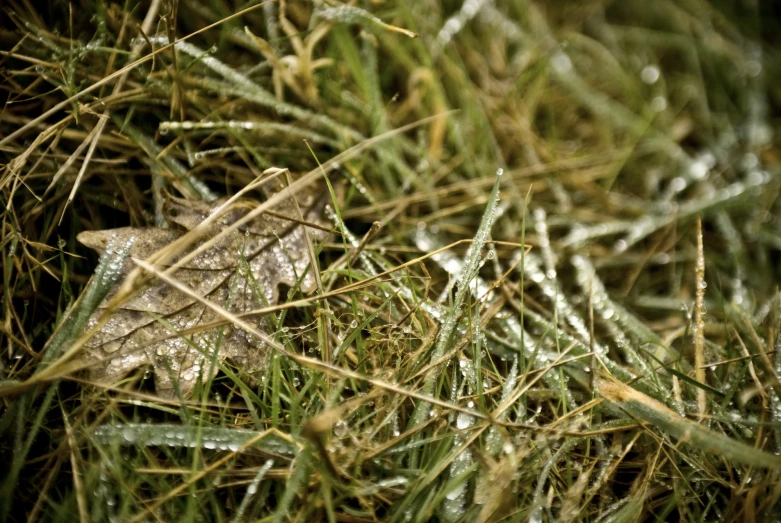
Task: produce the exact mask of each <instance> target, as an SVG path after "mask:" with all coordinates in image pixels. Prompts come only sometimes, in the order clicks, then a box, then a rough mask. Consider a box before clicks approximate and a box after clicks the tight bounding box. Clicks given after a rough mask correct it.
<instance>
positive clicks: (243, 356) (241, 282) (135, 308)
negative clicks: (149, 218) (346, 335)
mask: <svg viewBox="0 0 781 523" xmlns="http://www.w3.org/2000/svg"><path fill="white" fill-rule="evenodd" d="M270 189H271V188H270V187H265V188H264V190H265V191H266V192H267V193H268V192H270ZM321 194H322V193H321ZM222 203H223V202H222V201H217V202H208V203H207V202H192V201H187V200H179V199H171V200H170V201H169V202H168V203H167V205H166V219H167V221H168V222H169V223H170V224H171V228H169V229H162V228H137V227H125V228H121V229H112V230H105V231H86V232H83V233H81V234H79V236H78V240H79V241H80V242H81V243H83V244H84V245H86V246H87V247H90V248H92V249H95V250H96V251H98V252H102V251H103V249H104V248H105V246H106V244H107V243H108V241H109V240H110V239H111V237H112V236H115V237H116V240H115V245H124V244H125V243H126V242H127V241H129V240H130V239H131V238H132V237H135V241H134V242H133V245H132V248H131V251H130V256H129V258H128V259H127V260H125V262H124V266H123V278H124V276H125V275H127V273H129V272H130V271H131V270H132V269H133V268H134V265H133V262H132V261H131V258H142V259H144V258H147V257H149V256H150V255H151V254H152V253H154V252H156V251H158V250H160V249H161V248H164V247H165V246H166V245H168V244H170V243H171V242H173V241H175V240H177V239H178V238H180V237H181V236H183V235H184V234H185V233H186V232H187V231H188V230H192V229H193V228H195V227H196V226H197V225H198V224H200V223H201V222H202V221H203V220H204V219H205V218H206V217H207V216H209V215H210V214H211V213H212V211H214V210H215V209H216V208H217V207H219V206H220V205H221V204H222ZM258 203H259V202H257V201H252V200H237V201H236V202H234V203H233V204H231V205H230V207H228V208H227V209H226V210H225V211H224V213H223V214H222V216H221V217H220V218H219V219H218V220H217V222H216V225H214V226H213V228H212V230H210V231H209V233H208V234H206V235H204V236H203V237H202V239H201V240H200V241H199V242H196V243H195V244H194V245H192V246H191V247H189V248H188V249H187V250H185V251H183V252H181V253H179V255H178V258H177V259H181V258H183V257H184V256H185V255H187V254H188V253H190V252H192V251H193V250H195V249H196V248H197V247H198V246H200V245H202V244H203V243H204V242H205V241H206V240H207V239H212V238H214V237H216V236H217V235H218V234H219V233H220V232H221V231H222V230H224V229H225V228H226V227H228V226H229V225H231V224H233V223H235V222H237V221H238V220H239V219H241V218H242V217H243V216H245V215H246V214H247V213H248V212H250V211H251V210H252V209H253V208H255V207H256V206H257V205H258ZM324 204H325V199H324V198H322V197H316V196H315V193H314V192H313V191H309V192H306V193H305V194H299V195H297V196H296V199H295V200H294V199H293V198H291V199H288V200H286V201H284V202H282V203H281V204H280V205H279V206H277V207H275V208H274V213H275V214H276V216H272V215H269V214H262V215H260V216H259V217H258V218H256V219H254V220H251V221H250V222H248V223H247V224H246V225H244V226H242V227H241V228H239V229H238V230H236V231H233V232H232V233H229V234H227V235H224V236H225V238H224V239H223V240H221V241H219V242H218V243H217V244H215V245H214V246H213V247H212V248H210V249H208V250H206V251H204V252H203V253H201V254H199V255H198V256H196V257H195V258H193V259H192V260H191V261H190V262H188V263H187V264H185V265H184V266H183V267H182V268H181V269H179V270H177V271H176V272H175V273H174V274H173V277H174V278H175V279H176V280H178V281H179V282H181V283H183V284H185V285H186V286H188V287H189V288H191V289H192V290H193V291H195V292H196V293H197V294H198V295H200V296H203V297H205V298H207V299H208V300H210V301H212V302H213V303H216V304H218V305H220V306H221V307H223V308H225V309H227V310H229V311H231V312H233V313H236V314H239V313H242V312H246V311H250V310H254V309H259V308H262V307H265V306H268V305H270V304H275V303H276V302H277V299H278V296H279V290H278V286H279V285H280V284H284V285H287V286H291V287H292V286H295V285H297V284H299V285H300V288H301V290H302V291H303V292H311V291H313V290H314V288H315V279H314V276H313V273H312V269H311V268H310V255H309V250H308V247H307V240H306V235H305V234H306V233H305V230H304V229H305V226H303V225H301V224H300V223H297V222H296V221H292V220H290V219H286V218H285V217H289V218H292V219H293V220H299V221H300V220H301V219H302V217H303V220H304V221H305V222H307V223H312V224H315V225H319V226H324V225H326V224H325V222H324V221H323V219H322V216H321V215H322V210H323V207H324ZM308 231H309V232H308V234H309V235H310V236H311V237H312V239H313V240H315V239H322V238H323V237H324V233H323V231H322V230H320V229H317V228H314V227H308ZM177 259H175V260H173V262H172V263H175V262H176V260H177ZM123 278H121V279H120V282H119V283H118V284H117V285H116V286H115V288H113V289H112V290H111V291H110V292H109V294H108V296H107V297H106V299H105V300H104V301H103V303H101V305H100V306H99V308H98V309H97V310H96V311H95V312H94V313H93V315H92V317H91V318H90V319H89V322H88V325H87V328H88V329H89V328H92V327H93V326H94V325H95V324H96V323H97V321H98V318H99V317H100V316H101V315H102V314H103V313H104V312H105V308H106V305H107V304H108V303H109V302H110V301H111V299H112V298H113V297H114V295H115V294H116V291H117V290H118V288H119V285H120V284H121V280H122V279H123ZM220 319H221V318H220V317H218V316H217V314H216V313H215V312H213V311H212V310H211V309H209V308H208V307H206V306H205V305H204V304H203V303H200V302H198V301H197V300H195V299H194V298H192V297H190V296H188V295H186V294H184V293H182V292H180V291H178V290H177V289H175V288H173V287H171V286H169V285H168V284H166V283H162V282H157V283H156V284H153V285H151V286H150V287H148V288H146V289H144V290H143V291H142V292H141V293H139V294H137V295H136V296H135V297H134V298H132V299H130V300H128V301H127V302H125V303H123V304H122V305H121V307H120V308H119V309H117V310H116V311H115V312H114V313H113V314H112V315H111V316H110V318H109V320H108V321H107V322H106V323H105V324H104V325H103V327H102V328H101V329H100V330H99V331H98V332H97V333H96V334H95V335H94V336H93V337H92V338H91V339H90V340H89V341H88V342H87V344H86V345H85V353H84V355H83V356H82V359H83V360H85V361H88V362H90V363H91V365H90V370H91V373H92V378H93V379H95V380H97V381H101V382H115V381H117V380H119V379H120V378H122V377H123V376H125V375H126V374H127V373H128V372H129V371H131V370H133V369H136V368H138V367H140V366H144V365H149V364H151V365H152V367H153V371H154V379H155V387H156V390H157V393H158V394H159V395H161V396H165V397H173V396H175V395H176V394H175V388H174V383H173V380H175V381H176V383H177V384H178V387H179V390H180V391H181V393H182V395H183V396H185V397H188V396H190V395H191V394H192V391H193V388H194V387H195V385H196V383H197V382H198V380H199V379H200V380H201V382H202V383H205V382H206V381H208V379H209V378H211V377H213V376H214V375H215V374H216V373H217V369H218V367H217V362H219V361H222V360H225V359H230V360H231V362H232V363H233V364H234V365H236V366H238V367H239V368H241V369H242V370H244V371H246V372H249V373H252V372H259V371H262V370H263V369H264V368H265V362H266V357H267V350H266V349H265V348H264V347H263V344H262V342H261V341H260V340H258V339H256V338H255V337H254V336H252V335H250V334H249V333H247V332H245V331H243V330H242V329H239V328H235V327H231V326H222V327H219V328H211V329H205V330H200V331H199V332H196V333H194V334H188V335H181V336H176V334H177V333H178V332H182V331H188V330H191V329H196V330H197V329H198V327H199V326H202V325H207V324H209V323H212V322H215V321H218V320H220ZM258 321H259V322H260V323H259V328H260V329H261V330H265V329H264V327H265V323H264V322H265V320H263V319H260V320H258Z"/></svg>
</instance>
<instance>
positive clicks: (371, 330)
mask: <svg viewBox="0 0 781 523" xmlns="http://www.w3.org/2000/svg"><path fill="white" fill-rule="evenodd" d="M2 17H3V18H2V20H3V22H2V29H0V46H1V48H2V51H0V75H2V78H3V81H2V91H3V93H4V95H5V101H4V104H3V109H2V112H1V113H0V155H2V158H3V159H2V171H0V201H1V202H2V206H1V208H2V215H1V217H2V229H1V230H0V249H2V273H3V274H2V282H1V283H0V284H1V285H2V312H1V315H2V318H1V321H2V324H1V325H2V327H1V328H0V343H2V347H0V349H1V350H2V352H1V353H0V379H2V380H3V382H2V383H1V384H0V400H1V401H2V404H1V405H2V406H0V409H1V410H0V434H1V435H2V436H0V464H2V465H0V466H2V467H3V468H4V469H5V471H4V473H3V474H2V485H1V486H0V516H1V517H3V518H5V519H8V520H10V521H24V520H28V519H29V520H46V521H60V520H62V521H73V520H74V519H76V518H78V519H80V520H83V521H89V520H95V521H103V520H110V521H131V520H137V521H141V520H143V521H152V520H160V521H230V520H235V521H244V520H248V521H249V520H252V521H255V520H263V521H267V520H268V521H283V520H291V521H308V520H329V521H349V522H358V521H377V520H382V521H427V520H431V519H436V520H442V521H532V522H535V523H536V522H541V521H706V520H723V521H737V520H746V521H760V520H761V521H776V520H781V504H779V499H780V498H781V481H779V470H781V461H780V458H779V453H780V452H781V399H780V398H781V396H779V395H780V394H781V381H780V380H779V375H781V354H779V353H778V347H779V343H780V342H779V340H778V333H779V318H780V317H781V315H779V305H780V304H779V294H778V288H777V282H778V281H779V265H778V262H779V249H781V232H779V231H781V215H779V204H778V195H779V188H780V187H781V182H780V181H779V176H778V174H779V161H781V157H780V156H779V151H778V149H777V135H778V127H779V119H778V115H779V104H780V103H781V91H780V90H779V81H778V80H779V78H781V75H780V74H779V67H780V66H781V61H780V60H779V53H778V45H777V44H778V43H779V38H778V34H779V32H778V29H779V20H781V12H779V7H778V5H777V4H775V3H773V2H750V1H745V2H742V1H741V2H738V1H713V2H707V1H699V0H685V1H682V2H673V1H658V2H641V1H636V0H629V1H625V2H610V1H597V0H593V1H585V2H531V1H523V0H517V1H516V0H509V1H489V0H467V1H466V2H450V1H445V2H433V1H421V2H393V1H385V2H383V1H375V2H359V3H352V4H342V3H339V2H336V1H333V2H319V1H318V2H312V3H309V2H267V3H264V4H257V3H256V2H247V3H233V2H226V1H224V0H210V1H204V2H200V1H198V2H189V1H188V2H178V1H176V0H152V1H151V2H132V1H128V2H125V3H110V4H105V3H102V2H92V1H90V0H83V1H79V2H70V3H68V2H62V1H55V2H49V3H48V4H46V5H44V6H39V5H35V4H34V3H33V2H26V1H22V0H16V1H14V0H9V1H8V2H7V3H6V4H5V5H4V11H3V15H2ZM174 40H176V42H177V43H176V44H175V46H174V45H170V44H171V43H172V42H174ZM435 115H440V117H438V118H433V119H429V120H425V119H427V118H430V117H432V116H435ZM406 125H409V126H410V127H409V128H407V129H406V130H404V131H402V132H394V130H395V129H398V128H400V127H403V126H406ZM373 138H379V139H380V140H377V141H371V140H372V139H373ZM346 151H351V152H354V153H357V154H353V155H351V156H350V157H347V158H346V159H345V157H341V159H339V160H338V161H335V162H331V163H328V164H326V162H328V161H329V160H331V159H333V158H335V157H337V156H338V155H340V154H342V153H344V152H346ZM319 164H323V165H324V166H326V165H327V168H328V170H329V174H328V176H329V178H330V180H331V181H332V183H333V184H334V186H335V187H336V192H338V193H339V195H340V197H339V198H338V201H335V202H334V206H335V207H337V208H338V212H335V213H333V214H332V215H331V219H332V221H333V233H332V234H331V236H330V237H329V238H328V239H327V240H326V241H325V243H323V244H322V245H318V250H319V252H320V255H319V265H320V267H319V270H320V275H321V278H322V281H323V286H324V289H325V290H328V291H336V290H338V289H340V288H345V289H347V290H346V291H345V292H343V293H338V292H337V293H334V294H332V295H330V297H329V298H328V299H322V300H320V299H315V298H312V297H310V298H311V300H310V301H309V302H308V304H307V306H304V307H299V308H296V309H291V310H290V311H287V312H286V311H283V310H280V311H276V312H274V313H272V314H270V315H268V317H267V320H268V325H271V326H272V327H273V328H272V329H271V330H272V332H271V334H272V335H273V337H274V339H275V340H276V342H278V343H279V344H281V345H282V346H284V347H285V348H286V349H287V350H289V351H291V352H293V353H297V354H301V355H304V356H308V357H311V358H321V359H324V360H325V361H326V362H327V363H328V365H329V367H328V368H327V369H326V372H323V369H322V368H315V367H312V366H311V365H310V366H307V365H304V364H301V362H296V361H293V360H291V359H290V358H285V357H283V356H281V355H280V354H279V353H274V354H273V355H272V357H271V358H270V359H269V364H268V369H267V370H266V371H265V372H264V373H262V375H260V376H251V377H247V376H244V375H243V374H242V371H243V369H240V368H235V367H232V366H231V365H230V362H226V363H225V364H224V365H223V366H222V367H221V372H220V374H218V376H217V378H215V379H214V380H208V381H207V382H206V383H204V384H203V385H202V387H201V388H200V389H199V391H198V392H197V393H196V395H195V396H194V397H193V398H192V399H190V398H179V400H178V401H167V400H162V399H160V398H158V397H157V396H155V395H154V390H153V386H152V385H150V380H149V376H148V374H149V372H148V369H147V372H144V369H141V370H140V371H139V372H133V373H131V374H130V375H129V376H128V377H127V379H126V380H124V381H122V382H121V383H118V384H114V385H108V384H97V383H92V382H90V381H89V380H88V377H87V375H86V374H84V373H79V372H75V373H74V372H70V370H69V368H68V367H67V365H66V363H67V362H66V361H64V360H62V359H60V360H57V359H55V360H52V359H51V358H49V356H48V355H47V357H46V358H44V357H43V354H44V347H45V346H47V345H46V344H47V343H49V346H52V342H50V341H49V340H50V339H51V338H52V335H53V333H54V332H55V329H56V328H57V326H58V325H59V324H60V322H61V321H62V319H63V318H64V317H67V316H68V315H70V316H73V315H74V311H75V314H76V315H78V314H79V313H80V311H82V312H83V310H82V309H84V308H85V307H86V306H87V305H89V304H87V305H85V302H84V300H82V301H80V302H79V301H77V298H78V296H79V295H80V294H81V292H82V291H83V289H84V288H85V287H86V285H87V282H88V281H89V278H90V276H91V275H92V273H93V270H94V269H95V266H96V262H97V259H96V257H95V256H94V255H93V254H92V253H90V252H88V250H87V249H86V248H84V247H83V246H81V245H80V244H78V242H76V239H75V238H76V235H77V234H78V233H80V232H82V231H84V230H96V229H106V228H114V227H120V226H126V225H132V226H136V227H146V226H155V225H161V224H162V216H161V212H162V211H161V209H162V203H163V201H164V200H165V197H166V195H167V194H170V195H174V196H177V197H184V198H189V199H193V200H200V199H211V198H215V197H218V196H224V195H232V194H235V193H236V192H237V191H239V190H241V189H242V188H243V187H245V186H246V185H247V184H249V183H251V182H252V181H253V180H255V179H257V178H258V177H260V176H263V175H262V173H263V171H264V170H266V169H270V168H272V167H278V168H287V169H290V171H291V172H292V173H293V174H294V176H300V175H302V174H303V173H306V172H318V170H319ZM497 172H502V174H501V176H497V174H496V173H497ZM493 186H496V187H497V190H498V191H499V197H498V200H497V199H496V198H494V196H493V193H492V190H491V188H492V187H493ZM256 197H258V198H260V196H259V195H256ZM374 222H379V223H380V225H379V227H380V228H379V231H376V230H374V229H372V228H371V227H372V224H373V223H374ZM367 233H369V234H370V236H367V237H366V241H364V242H363V243H362V242H361V238H363V237H364V235H366V234H367ZM463 239H469V240H473V243H472V247H471V248H469V245H468V244H466V243H462V244H457V245H454V246H450V247H449V248H447V249H445V250H444V251H441V252H437V249H440V248H445V247H448V246H449V245H450V244H452V243H453V242H457V241H458V240H463ZM524 244H525V245H528V246H530V250H528V251H527V250H525V249H523V248H521V246H522V245H524ZM431 253H435V254H433V255H432V256H430V257H429V256H427V255H429V254H431ZM423 256H425V257H426V259H423V260H418V259H419V258H420V257H423ZM416 260H417V261H416ZM408 262H413V263H408ZM386 271H391V272H388V274H386V275H384V276H383V277H382V278H379V279H376V280H372V282H371V283H369V284H367V286H365V287H364V288H359V289H357V290H355V288H353V287H349V288H348V285H351V284H354V283H360V282H361V281H363V280H368V279H370V278H372V277H373V276H376V275H378V274H381V273H384V272H386ZM284 295H285V293H284V292H283V296H284ZM306 298H307V297H306V296H302V295H300V294H296V293H294V292H291V293H289V294H288V295H287V297H286V298H285V299H286V300H289V301H292V300H296V299H306ZM94 306H95V304H92V307H94ZM89 312H90V311H87V313H89ZM78 334H79V333H73V335H72V336H71V337H70V338H67V339H65V338H62V339H60V340H59V341H58V342H57V344H56V346H57V347H59V349H58V350H59V351H61V352H59V353H57V354H54V355H53V357H54V358H57V357H59V356H61V355H62V354H64V353H66V351H67V348H68V346H69V345H70V344H73V343H75V340H76V339H77V337H78ZM63 340H64V341H63ZM246 378H255V379H256V380H257V381H258V383H259V384H258V385H257V386H253V385H249V384H251V383H252V380H251V379H249V380H248V379H246Z"/></svg>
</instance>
